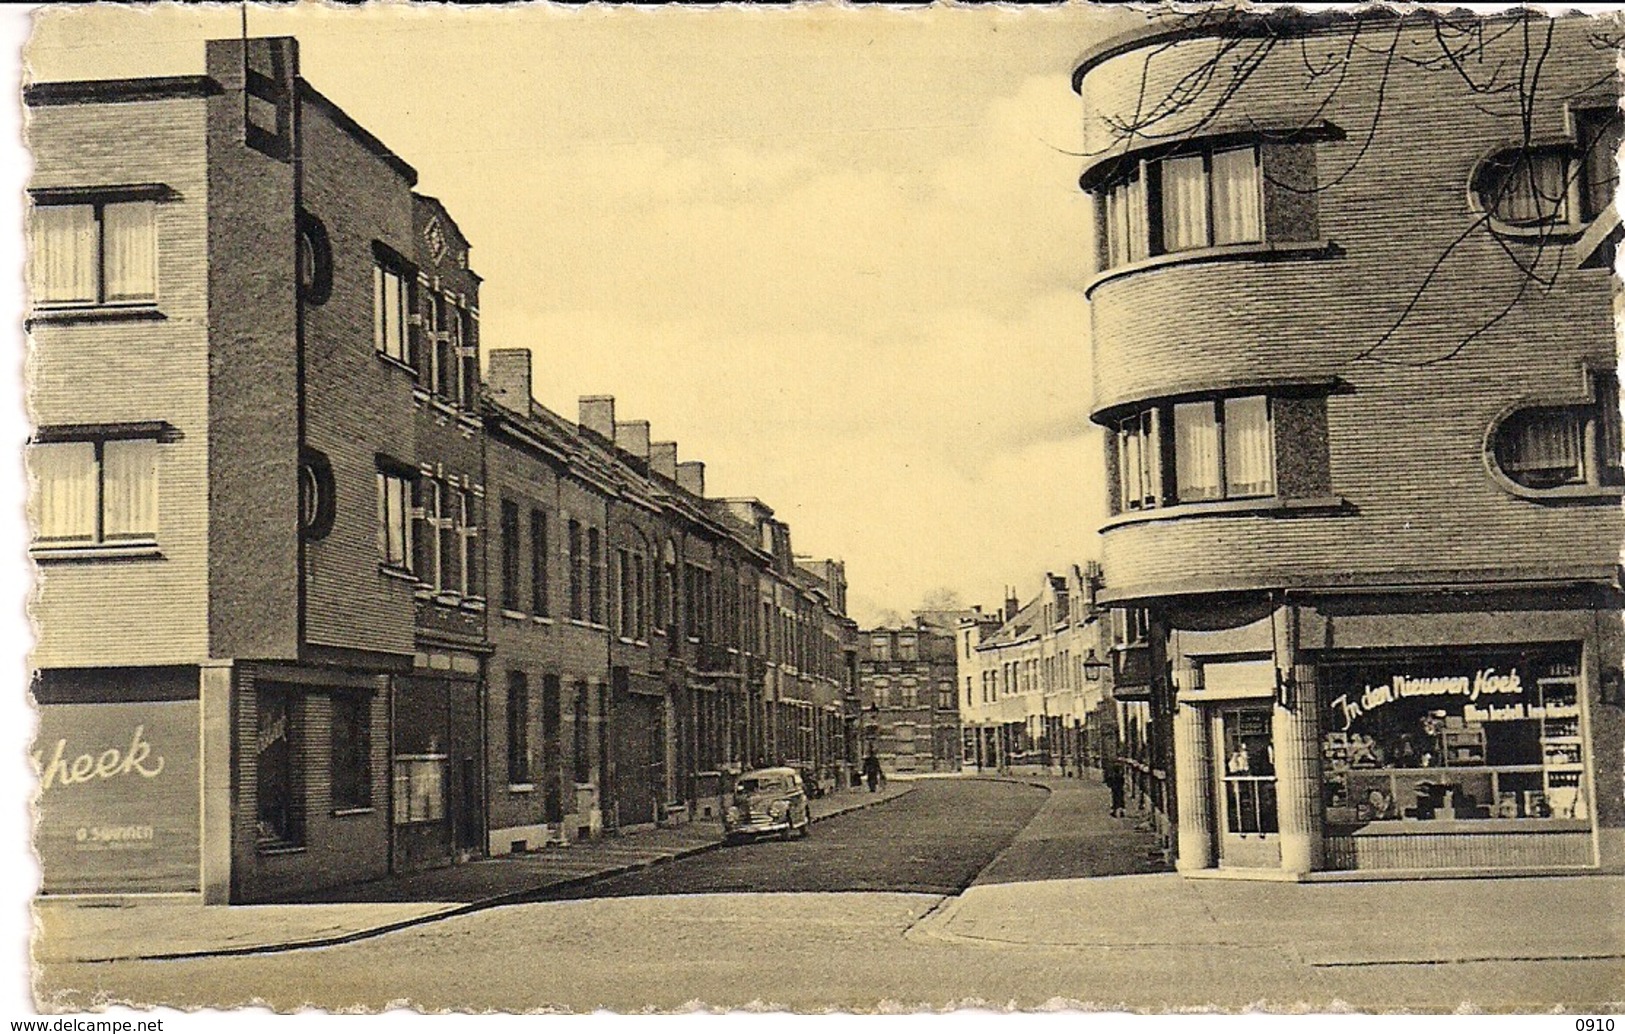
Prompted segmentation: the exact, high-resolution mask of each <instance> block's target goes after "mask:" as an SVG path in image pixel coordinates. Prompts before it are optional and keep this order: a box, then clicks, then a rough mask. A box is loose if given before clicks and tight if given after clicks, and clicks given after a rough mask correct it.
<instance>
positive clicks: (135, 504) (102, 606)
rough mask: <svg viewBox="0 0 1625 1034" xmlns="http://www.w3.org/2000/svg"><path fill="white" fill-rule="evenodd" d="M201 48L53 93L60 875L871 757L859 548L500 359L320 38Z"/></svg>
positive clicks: (343, 845)
mask: <svg viewBox="0 0 1625 1034" xmlns="http://www.w3.org/2000/svg"><path fill="white" fill-rule="evenodd" d="M204 58H205V61H204V65H205V68H204V73H203V74H201V75H192V76H180V77H170V78H147V79H130V80H106V81H82V82H55V83H36V84H33V85H31V86H29V87H28V89H27V91H26V95H25V100H26V103H27V106H28V114H29V125H28V135H29V142H30V145H31V148H32V150H33V153H34V156H35V163H36V165H35V174H34V178H33V180H32V182H31V184H30V195H31V200H32V207H31V209H30V239H31V243H32V253H31V259H30V279H31V295H32V308H31V311H30V316H29V330H30V333H31V336H32V342H33V346H34V347H33V351H32V353H31V356H30V367H29V375H30V384H31V389H32V391H31V396H30V404H31V406H32V417H33V420H34V423H35V425H36V431H35V434H34V436H33V438H32V440H31V442H30V445H29V449H28V467H29V473H30V476H31V478H32V481H33V491H32V492H31V497H30V521H31V525H32V530H33V541H32V544H31V548H30V552H31V556H32V558H33V560H34V561H35V563H36V570H37V571H38V573H39V584H38V588H37V592H36V595H35V597H34V599H33V604H32V613H33V616H34V618H35V619H36V624H37V627H38V629H39V637H38V642H37V646H36V650H35V653H34V655H33V664H34V667H35V669H36V671H35V677H34V681H33V686H32V693H33V696H34V700H35V702H36V704H37V705H38V708H39V713H40V721H41V725H40V733H39V736H38V739H37V740H36V743H35V747H34V761H35V764H36V767H37V769H38V772H39V776H40V786H41V791H42V797H41V799H40V816H41V821H40V825H39V828H38V832H37V835H36V846H37V848H38V851H39V854H40V856H41V859H42V862H43V870H44V890H45V892H46V893H81V894H99V893H178V894H193V895H197V896H199V897H201V898H202V899H203V900H205V901H210V902H222V901H228V900H229V901H260V900H271V899H280V898H290V897H297V896H299V895H301V894H306V893H309V892H312V891H315V890H318V889H320V888H323V887H328V886H333V885H338V884H343V883H348V882H355V881H361V880H366V879H370V878H376V877H380V876H383V875H386V874H388V873H390V872H400V871H408V870H412V869H419V868H425V867H430V866H436V865H444V864H448V863H454V862H456V861H458V860H460V859H464V858H468V857H471V856H474V855H481V854H492V853H503V852H506V851H512V850H515V849H528V848H530V847H532V846H539V845H541V844H544V843H548V842H569V841H571V840H574V839H576V838H578V837H581V836H591V835H594V834H596V833H598V832H601V831H603V830H604V829H608V828H626V827H629V826H635V825H638V824H642V823H652V822H661V821H682V820H684V819H685V818H688V817H691V816H694V815H703V814H704V813H705V812H706V811H707V810H714V809H715V807H716V802H715V795H716V793H717V791H718V790H719V789H720V788H721V787H722V786H723V785H724V781H725V778H726V776H725V773H727V772H728V771H731V770H736V769H738V768H740V767H743V766H745V765H746V764H748V763H751V762H753V761H756V760H773V761H778V760H788V759H792V758H793V759H795V760H796V761H797V762H799V763H803V764H806V765H808V766H809V767H820V766H822V767H826V768H828V767H833V766H836V765H841V764H846V765H850V764H851V762H852V753H853V749H854V748H853V747H852V746H851V745H852V743H853V742H854V741H855V735H854V733H853V732H852V729H853V723H854V722H855V705H854V703H853V693H854V690H855V660H854V654H855V628H854V627H853V626H852V625H851V622H849V621H848V620H847V619H846V618H845V617H844V614H842V613H840V611H839V610H838V609H837V608H839V607H844V596H845V584H844V572H843V570H842V569H841V566H840V564H839V563H836V562H823V563H820V564H810V565H809V566H806V567H803V566H801V565H798V564H796V563H795V561H794V560H793V559H792V558H791V557H790V556H789V554H788V547H789V534H788V528H786V527H785V526H784V525H782V523H777V522H774V521H772V519H771V513H770V512H768V514H767V515H766V517H764V518H763V520H762V521H761V522H758V523H757V524H755V525H752V524H750V523H748V522H746V521H743V520H741V519H740V518H739V516H738V515H737V513H736V512H735V508H734V507H732V506H731V505H730V504H728V503H726V502H724V501H721V500H713V499H707V498H705V495H704V488H703V467H702V466H701V465H699V464H682V465H678V464H677V463H676V462H675V451H676V450H675V446H674V445H671V444H670V443H653V444H652V445H651V443H649V442H648V435H647V430H648V429H647V425H646V424H641V425H640V424H635V423H634V424H631V425H621V424H616V423H615V421H614V418H613V401H612V400H609V399H587V400H583V407H582V413H581V421H580V422H579V423H577V424H572V423H569V422H567V421H564V420H562V419H561V418H558V417H556V416H554V415H553V414H551V413H548V412H547V411H546V410H544V409H542V408H541V407H539V406H536V405H534V404H533V403H532V402H531V400H530V397H529V386H528V369H529V368H528V362H529V358H528V353H525V354H524V355H525V359H524V361H525V364H526V365H525V384H524V388H523V396H522V399H521V397H520V396H518V395H515V394H514V393H512V392H511V391H508V392H504V391H503V390H501V389H503V388H505V387H506V388H511V384H503V383H498V384H495V385H494V386H493V387H494V388H496V389H498V390H495V391H493V392H488V391H487V390H486V387H485V385H484V384H483V383H482V380H481V376H480V363H479V359H480V354H481V352H480V340H479V319H480V313H479V287H480V278H479V277H478V275H477V274H475V273H474V272H473V271H472V270H471V268H470V265H469V242H468V241H467V239H466V237H465V236H464V235H463V233H462V231H461V229H460V228H459V227H458V225H457V224H456V222H455V221H454V220H453V218H452V216H451V214H450V213H449V212H448V211H447V210H446V208H445V206H443V205H442V204H441V203H440V202H439V201H438V200H436V199H434V198H432V197H428V196H426V195H423V194H420V193H417V192H416V191H415V190H414V186H415V184H416V180H417V174H416V172H415V170H414V169H413V168H412V167H411V166H410V165H408V164H407V163H406V162H405V161H403V160H402V159H401V158H400V157H399V156H398V155H396V154H395V153H394V152H392V151H391V150H390V149H389V148H388V147H387V146H386V145H385V144H384V143H382V142H381V141H379V140H378V139H377V138H376V137H374V136H373V135H372V134H370V133H369V132H367V130H366V129H365V128H363V127H362V126H360V125H359V124H357V123H356V122H355V121H354V120H353V119H351V118H350V117H349V116H348V115H346V114H345V113H344V112H343V111H342V109H340V108H339V107H338V106H337V105H336V104H334V103H333V102H332V101H331V100H329V99H328V98H327V97H325V96H324V95H322V94H321V93H320V92H318V91H317V90H316V89H315V88H314V87H313V86H311V85H310V84H309V83H308V82H307V81H306V80H304V79H303V78H302V77H301V76H300V74H299V52H298V46H297V43H296V41H294V40H293V39H291V38H262V39H250V40H246V41H245V40H223V41H211V42H209V43H208V44H207V45H206V48H205V55H204ZM494 365H495V371H496V373H498V374H503V375H504V376H507V377H508V380H510V381H511V380H512V379H513V377H512V376H511V374H512V371H514V370H515V369H516V363H515V357H514V356H512V355H509V356H507V357H506V358H504V359H502V360H501V361H500V362H496V363H495V364H494ZM504 371H506V372H507V373H506V374H504ZM499 379H500V378H499ZM640 434H641V436H640ZM778 540H782V550H780V551H778V552H775V549H774V548H773V546H772V543H773V542H775V541H778ZM781 554H782V555H781ZM764 600H766V601H769V602H771V603H772V604H773V605H774V606H779V605H782V612H783V614H793V615H794V621H793V622H791V621H789V620H788V619H786V620H785V621H784V623H783V625H782V626H780V625H779V624H778V623H777V619H778V618H779V617H780V616H781V612H780V611H778V610H775V611H773V612H772V616H773V617H774V619H775V621H774V622H769V621H768V618H769V613H768V611H767V610H759V609H758V607H757V604H758V603H759V602H762V601H764ZM767 624H773V627H774V629H775V630H774V631H769V630H767V629H766V628H765V627H763V626H765V625H767ZM792 628H793V629H794V635H795V637H796V638H795V640H794V649H792V643H791V642H790V639H789V637H790V636H791V629H792ZM815 643H816V645H817V649H814V648H813V645H814V644H815ZM770 672H773V673H776V674H774V675H773V676H772V677H770ZM809 712H811V713H809ZM807 727H810V728H811V729H812V730H813V735H811V736H807V737H801V738H799V739H798V734H800V733H801V732H802V730H803V729H804V728H807Z"/></svg>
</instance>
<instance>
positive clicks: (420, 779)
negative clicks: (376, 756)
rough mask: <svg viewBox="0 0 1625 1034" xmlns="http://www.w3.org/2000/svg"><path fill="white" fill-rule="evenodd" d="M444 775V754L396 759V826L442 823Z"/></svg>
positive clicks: (396, 756)
mask: <svg viewBox="0 0 1625 1034" xmlns="http://www.w3.org/2000/svg"><path fill="white" fill-rule="evenodd" d="M446 772H447V768H446V755H444V754H397V755H395V815H394V822H395V825H397V826H408V825H414V824H416V823H422V822H442V821H444V820H445V818H446Z"/></svg>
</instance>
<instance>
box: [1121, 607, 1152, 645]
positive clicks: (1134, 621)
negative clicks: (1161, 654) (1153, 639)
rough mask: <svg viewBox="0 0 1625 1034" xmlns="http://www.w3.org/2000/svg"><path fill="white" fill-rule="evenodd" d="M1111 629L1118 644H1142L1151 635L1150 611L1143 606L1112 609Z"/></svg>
mask: <svg viewBox="0 0 1625 1034" xmlns="http://www.w3.org/2000/svg"><path fill="white" fill-rule="evenodd" d="M1112 614H1113V615H1114V617H1115V618H1116V621H1115V622H1114V627H1113V629H1112V631H1113V633H1114V635H1115V637H1116V640H1117V645H1118V646H1144V645H1145V644H1146V643H1147V642H1148V641H1149V639H1150V636H1151V612H1150V611H1149V610H1147V609H1145V608H1144V607H1127V608H1125V609H1123V610H1114V611H1112Z"/></svg>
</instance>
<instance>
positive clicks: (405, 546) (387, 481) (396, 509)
mask: <svg viewBox="0 0 1625 1034" xmlns="http://www.w3.org/2000/svg"><path fill="white" fill-rule="evenodd" d="M412 481H413V479H412V478H410V477H408V476H406V475H404V474H401V473H398V472H395V471H383V470H380V471H379V472H378V558H379V560H380V561H381V562H382V563H383V564H384V565H385V566H386V567H392V568H395V569H396V570H399V571H411V570H412V565H413V563H414V562H415V561H414V557H413V552H412V498H413V492H412Z"/></svg>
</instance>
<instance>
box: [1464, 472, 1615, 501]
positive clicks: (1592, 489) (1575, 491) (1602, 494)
mask: <svg viewBox="0 0 1625 1034" xmlns="http://www.w3.org/2000/svg"><path fill="white" fill-rule="evenodd" d="M1496 480H1497V481H1499V482H1500V483H1501V487H1502V488H1503V489H1505V490H1506V491H1507V492H1508V493H1509V494H1510V495H1515V496H1517V497H1518V498H1519V499H1528V500H1529V501H1530V502H1535V503H1573V502H1587V501H1590V502H1605V501H1618V500H1619V499H1621V498H1625V485H1558V486H1556V487H1554V488H1528V487H1526V486H1524V485H1520V484H1518V483H1517V482H1516V481H1514V480H1512V479H1511V478H1509V477H1507V476H1506V475H1504V474H1500V473H1499V472H1497V477H1496Z"/></svg>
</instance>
